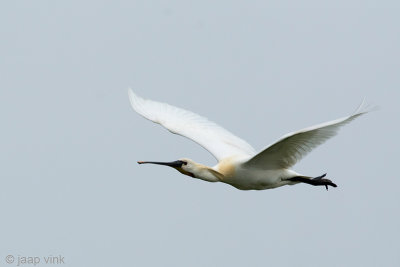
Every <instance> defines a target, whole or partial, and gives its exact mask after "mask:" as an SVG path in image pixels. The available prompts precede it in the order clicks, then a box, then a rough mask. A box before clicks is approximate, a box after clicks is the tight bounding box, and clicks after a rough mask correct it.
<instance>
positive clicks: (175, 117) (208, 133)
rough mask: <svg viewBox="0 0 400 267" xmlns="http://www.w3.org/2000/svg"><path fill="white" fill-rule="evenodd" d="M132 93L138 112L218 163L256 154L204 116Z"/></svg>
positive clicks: (131, 99) (130, 95) (130, 97)
mask: <svg viewBox="0 0 400 267" xmlns="http://www.w3.org/2000/svg"><path fill="white" fill-rule="evenodd" d="M128 93H129V99H130V101H131V105H132V107H133V109H134V110H135V111H136V112H137V113H139V114H140V115H142V116H143V117H145V118H146V119H148V120H151V121H153V122H155V123H158V124H161V125H162V126H164V127H165V128H166V129H168V130H169V131H170V132H171V133H174V134H179V135H182V136H184V137H187V138H189V139H191V140H193V141H194V142H196V143H198V144H199V145H201V146H202V147H204V148H205V149H206V150H207V151H209V152H210V153H211V154H213V156H214V157H215V158H217V160H221V159H223V158H226V157H229V156H232V155H237V154H245V155H250V156H252V155H254V154H255V153H256V152H255V150H254V148H252V147H251V146H250V145H249V144H248V143H246V142H245V141H244V140H242V139H240V138H239V137H237V136H235V135H233V134H232V133H230V132H228V131H227V130H225V129H224V128H222V127H221V126H218V125H217V124H215V123H214V122H211V121H209V120H208V119H206V118H204V117H201V116H199V115H197V114H195V113H193V112H190V111H187V110H184V109H181V108H177V107H174V106H171V105H168V104H165V103H160V102H156V101H152V100H147V99H143V98H141V97H139V96H138V95H136V94H135V93H134V92H133V91H132V90H131V89H129V90H128Z"/></svg>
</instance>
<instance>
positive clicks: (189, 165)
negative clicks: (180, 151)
mask: <svg viewBox="0 0 400 267" xmlns="http://www.w3.org/2000/svg"><path fill="white" fill-rule="evenodd" d="M137 163H139V164H157V165H164V166H169V167H172V168H174V169H176V170H178V171H179V172H181V173H183V174H185V175H188V176H191V177H195V175H194V173H196V170H197V168H198V166H197V165H198V164H197V163H196V162H194V161H193V160H191V159H187V158H183V159H178V160H176V161H171V162H158V161H138V162H137Z"/></svg>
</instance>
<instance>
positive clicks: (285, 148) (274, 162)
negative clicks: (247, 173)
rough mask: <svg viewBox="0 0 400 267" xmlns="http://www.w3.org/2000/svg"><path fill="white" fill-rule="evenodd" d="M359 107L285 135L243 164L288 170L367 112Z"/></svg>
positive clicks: (267, 168)
mask: <svg viewBox="0 0 400 267" xmlns="http://www.w3.org/2000/svg"><path fill="white" fill-rule="evenodd" d="M360 107H361V105H360ZM360 107H359V108H358V109H357V111H356V112H355V113H354V114H353V115H351V116H348V117H345V118H341V119H337V120H333V121H329V122H325V123H322V124H318V125H315V126H312V127H308V128H305V129H302V130H300V131H297V132H293V133H289V134H286V135H284V136H283V137H282V138H281V139H279V140H278V141H277V142H276V143H274V144H272V145H270V146H268V147H267V148H265V149H264V150H263V151H261V152H260V153H258V154H257V155H255V156H254V157H253V158H251V159H250V160H248V161H247V162H246V163H244V164H245V165H247V166H249V167H253V168H259V169H265V170H274V169H285V168H289V167H291V166H293V165H294V164H296V163H297V162H298V161H299V160H301V159H302V158H303V157H304V156H305V155H307V154H308V153H309V152H310V151H311V150H313V149H314V148H316V147H317V146H319V145H321V144H322V143H324V142H325V141H326V140H328V139H329V138H331V137H333V136H335V135H336V134H337V133H338V131H339V128H340V127H342V126H343V125H345V124H347V123H349V122H351V121H353V120H354V119H355V118H357V117H359V116H361V115H363V114H365V113H367V112H368V111H359V110H360Z"/></svg>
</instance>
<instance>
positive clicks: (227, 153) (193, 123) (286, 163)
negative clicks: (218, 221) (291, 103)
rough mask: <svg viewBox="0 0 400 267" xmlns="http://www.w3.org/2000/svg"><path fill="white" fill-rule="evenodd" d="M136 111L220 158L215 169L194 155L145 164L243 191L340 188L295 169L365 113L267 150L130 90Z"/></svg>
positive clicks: (297, 134) (307, 130) (313, 129)
mask: <svg viewBox="0 0 400 267" xmlns="http://www.w3.org/2000/svg"><path fill="white" fill-rule="evenodd" d="M128 93H129V99H130V102H131V105H132V107H133V109H134V110H135V111H136V112H137V113H139V114H140V115H142V116H143V117H145V118H146V119H148V120H151V121H153V122H155V123H158V124H161V125H162V126H164V127H165V128H166V129H168V130H169V131H170V132H172V133H174V134H179V135H181V136H184V137H187V138H189V139H191V140H193V141H195V142H196V143H198V144H199V145H201V146H202V147H204V148H205V149H206V150H208V151H209V152H210V153H211V154H213V155H214V157H215V158H216V159H217V160H218V164H217V165H216V166H214V167H212V168H211V167H207V166H204V165H201V164H198V163H195V162H194V161H192V160H190V159H180V160H178V161H174V162H143V161H140V162H138V163H140V164H142V163H153V164H161V165H167V166H171V167H174V168H175V169H177V170H178V171H180V172H181V173H183V174H186V175H189V176H192V177H194V178H199V179H202V180H206V181H210V182H218V181H219V182H224V183H227V184H231V185H232V186H235V187H236V188H238V189H243V190H251V189H256V190H261V189H268V188H275V187H278V186H282V185H287V184H289V185H292V184H296V183H299V182H303V183H308V184H311V185H324V186H326V188H328V187H327V186H328V185H330V186H334V187H336V185H335V184H334V183H332V181H330V180H328V179H324V178H323V177H324V176H325V175H323V176H320V177H317V178H314V179H312V178H311V177H308V176H303V175H300V174H298V173H296V172H294V171H292V170H289V168H290V167H292V166H293V165H295V164H296V163H297V162H298V161H299V160H301V159H302V158H303V157H304V156H305V155H307V154H308V153H309V152H310V151H311V150H313V149H314V148H316V147H317V146H319V145H320V144H322V143H324V142H325V141H326V140H328V139H329V138H331V137H333V136H335V135H336V134H337V133H338V130H339V128H340V127H342V126H343V125H345V124H347V123H349V122H351V121H353V120H354V119H355V118H357V117H359V116H361V115H363V114H365V113H366V112H367V111H365V110H364V111H362V104H361V105H360V107H359V108H358V109H357V111H356V112H354V113H353V114H352V115H350V116H347V117H344V118H341V119H337V120H333V121H330V122H325V123H322V124H318V125H315V126H312V127H308V128H305V129H302V130H299V131H296V132H293V133H289V134H286V135H284V136H283V137H282V138H280V139H279V140H278V141H277V142H275V143H273V144H271V145H269V146H268V147H266V148H265V149H263V150H262V151H261V152H259V153H256V151H255V150H254V148H253V147H252V146H251V145H249V144H248V143H247V142H246V141H244V140H243V139H241V138H239V137H237V136H235V135H233V134H232V133H230V132H229V131H227V130H225V129H224V128H222V127H221V126H219V125H217V124H216V123H214V122H212V121H210V120H208V119H206V118H204V117H201V116H199V115H197V114H195V113H193V112H190V111H187V110H184V109H181V108H177V107H174V106H171V105H169V104H165V103H160V102H156V101H152V100H147V99H143V98H141V97H139V96H138V95H136V94H135V93H134V92H133V91H132V90H131V89H130V90H129V91H128Z"/></svg>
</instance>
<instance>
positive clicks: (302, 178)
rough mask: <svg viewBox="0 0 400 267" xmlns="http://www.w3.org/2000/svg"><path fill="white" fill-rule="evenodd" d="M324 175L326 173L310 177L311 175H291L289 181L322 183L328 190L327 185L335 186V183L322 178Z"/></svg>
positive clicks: (311, 183) (312, 183)
mask: <svg viewBox="0 0 400 267" xmlns="http://www.w3.org/2000/svg"><path fill="white" fill-rule="evenodd" d="M325 176H326V173H325V174H323V175H321V176H318V177H315V178H312V177H307V176H296V177H292V178H289V179H288V180H289V181H293V182H300V183H306V184H310V185H314V186H316V185H324V186H325V188H326V190H328V185H330V186H332V187H337V185H336V184H334V183H333V182H332V181H331V180H329V179H323V178H324V177H325Z"/></svg>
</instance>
